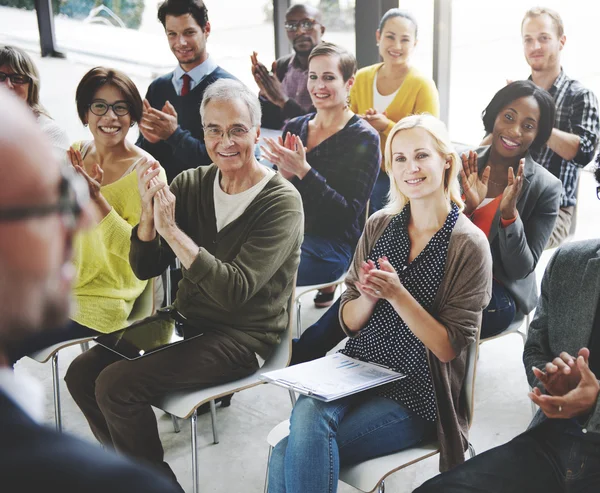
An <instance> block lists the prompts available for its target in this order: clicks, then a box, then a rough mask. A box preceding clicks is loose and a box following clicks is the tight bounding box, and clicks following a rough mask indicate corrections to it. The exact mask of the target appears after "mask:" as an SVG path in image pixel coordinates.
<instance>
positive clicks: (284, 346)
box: [259, 276, 297, 373]
mask: <svg viewBox="0 0 600 493" xmlns="http://www.w3.org/2000/svg"><path fill="white" fill-rule="evenodd" d="M296 277H297V276H294V280H293V284H292V286H294V287H293V288H292V295H291V296H290V299H289V300H288V304H287V310H288V323H287V327H286V328H285V331H284V332H283V333H282V334H281V342H280V343H279V344H278V345H277V346H276V347H275V349H273V353H272V354H271V356H269V359H268V360H267V361H265V364H264V365H263V366H262V368H261V369H260V370H259V371H260V373H265V372H267V371H272V370H279V369H281V368H285V367H286V366H288V365H289V364H290V361H291V359H292V334H293V330H294V320H295V319H296V317H295V316H294V313H295V310H294V304H295V299H296V287H295V286H296Z"/></svg>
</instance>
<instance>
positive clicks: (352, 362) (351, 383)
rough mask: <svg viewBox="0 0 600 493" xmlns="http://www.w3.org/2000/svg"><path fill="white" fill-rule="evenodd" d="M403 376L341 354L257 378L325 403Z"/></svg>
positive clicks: (264, 374)
mask: <svg viewBox="0 0 600 493" xmlns="http://www.w3.org/2000/svg"><path fill="white" fill-rule="evenodd" d="M404 376H405V375H402V374H401V373H398V372H395V371H392V370H390V369H388V368H385V367H382V366H379V365H376V364H374V363H365V362H364V361H360V360H357V359H354V358H350V357H349V356H344V355H343V354H341V353H336V354H331V355H329V356H325V357H323V358H319V359H316V360H314V361H309V362H307V363H302V364H299V365H294V366H290V367H288V368H284V369H282V370H276V371H271V372H268V373H263V374H262V375H260V377H259V378H260V379H261V380H265V381H267V382H269V383H274V384H275V385H279V386H281V387H286V388H289V389H293V390H295V391H296V392H299V393H301V394H305V395H308V396H311V397H314V398H316V399H320V400H322V401H325V402H329V401H333V400H335V399H339V398H341V397H346V396H347V395H351V394H356V393H357V392H362V391H363V390H367V389H371V388H373V387H377V386H379V385H383V384H385V383H389V382H393V381H394V380H399V379H400V378H404Z"/></svg>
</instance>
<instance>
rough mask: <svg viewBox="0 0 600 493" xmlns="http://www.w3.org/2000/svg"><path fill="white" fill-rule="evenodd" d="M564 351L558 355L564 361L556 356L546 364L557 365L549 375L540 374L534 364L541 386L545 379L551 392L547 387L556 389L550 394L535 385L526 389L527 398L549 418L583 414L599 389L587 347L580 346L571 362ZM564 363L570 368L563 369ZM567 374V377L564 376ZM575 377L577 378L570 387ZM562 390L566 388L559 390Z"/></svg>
mask: <svg viewBox="0 0 600 493" xmlns="http://www.w3.org/2000/svg"><path fill="white" fill-rule="evenodd" d="M563 354H566V353H561V357H560V358H558V359H560V360H562V361H563V362H562V363H560V362H559V361H557V358H555V359H554V361H553V362H552V363H548V364H547V365H546V368H548V365H554V366H556V370H554V372H553V373H552V374H551V375H548V374H546V375H545V376H542V378H540V376H538V375H543V373H542V372H541V371H540V370H539V369H537V368H534V374H535V375H536V377H537V378H538V379H539V380H540V382H542V384H543V385H544V386H546V383H547V384H548V386H549V387H545V388H546V390H548V391H549V392H550V391H551V390H550V389H553V390H554V392H556V394H553V395H545V394H542V392H541V391H540V389H539V388H537V387H535V388H534V389H533V391H532V392H530V393H529V398H530V399H531V400H532V401H533V402H534V403H535V404H537V405H538V406H539V407H540V409H541V410H542V412H543V413H544V414H545V415H546V416H547V417H548V418H555V419H569V418H573V417H576V416H580V415H582V414H585V413H587V412H589V411H590V409H592V408H593V407H594V405H595V404H596V401H597V400H598V394H599V393H600V383H599V382H598V380H597V379H596V376H595V375H594V374H593V373H592V371H591V370H590V367H589V366H588V361H587V360H588V358H589V350H587V348H582V349H580V351H579V355H578V356H577V360H576V362H575V364H574V365H573V364H572V363H571V362H569V359H568V358H570V356H569V355H568V354H567V355H566V356H567V357H568V358H567V361H566V362H565V358H563ZM555 363H558V364H555ZM565 365H566V366H568V367H569V370H566V366H565ZM567 375H569V376H570V378H566V377H567ZM542 379H544V380H545V382H546V383H545V382H544V380H542ZM575 380H578V381H577V384H576V385H575V386H574V387H573V385H574V383H575ZM565 390H566V392H565V393H563V394H561V392H564V391H565Z"/></svg>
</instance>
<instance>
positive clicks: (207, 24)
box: [202, 21, 210, 37]
mask: <svg viewBox="0 0 600 493" xmlns="http://www.w3.org/2000/svg"><path fill="white" fill-rule="evenodd" d="M202 31H203V32H204V35H205V36H206V37H208V35H209V34H210V22H209V21H206V26H204V29H203V30H202Z"/></svg>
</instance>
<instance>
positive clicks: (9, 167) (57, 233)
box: [0, 88, 73, 366]
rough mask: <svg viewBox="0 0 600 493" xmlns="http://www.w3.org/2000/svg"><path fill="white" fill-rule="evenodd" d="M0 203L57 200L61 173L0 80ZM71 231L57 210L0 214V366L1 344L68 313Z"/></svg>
mask: <svg viewBox="0 0 600 493" xmlns="http://www.w3.org/2000/svg"><path fill="white" fill-rule="evenodd" d="M0 176H1V177H2V179H1V181H0V183H1V185H0V210H2V211H8V210H11V209H15V208H19V209H22V210H25V211H27V210H28V209H29V210H35V208H36V207H38V209H39V206H49V205H55V204H57V203H58V201H59V195H60V194H59V185H60V180H61V174H60V170H59V165H58V163H57V162H56V159H55V157H54V155H53V151H52V147H51V145H50V144H49V142H47V141H46V137H45V136H44V135H43V133H42V132H41V130H40V129H39V128H38V125H37V122H36V120H35V117H34V116H33V113H32V112H31V110H29V108H28V107H27V106H26V105H25V104H24V103H23V102H22V101H20V100H17V99H16V98H15V97H14V96H13V95H11V94H9V93H8V91H7V90H5V89H3V88H0ZM72 235H73V231H72V230H68V229H67V228H66V227H65V223H64V221H63V218H62V216H61V215H60V214H59V213H58V212H57V213H53V214H48V215H45V216H41V217H39V216H35V215H32V216H28V217H24V218H20V219H15V220H7V219H2V218H0V300H1V302H0V366H1V365H3V364H6V363H7V348H9V347H10V346H11V345H12V344H15V343H17V344H18V342H19V341H20V340H22V339H25V338H27V337H30V336H31V334H32V333H35V332H36V331H39V330H42V329H44V328H46V329H51V328H54V327H57V326H60V325H61V324H63V323H64V322H65V321H66V319H67V316H68V313H69V298H70V291H71V282H70V278H71V277H72V266H70V263H69V259H70V256H71V241H72Z"/></svg>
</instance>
